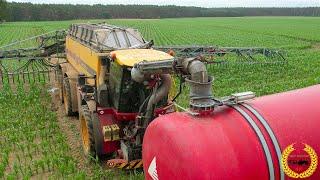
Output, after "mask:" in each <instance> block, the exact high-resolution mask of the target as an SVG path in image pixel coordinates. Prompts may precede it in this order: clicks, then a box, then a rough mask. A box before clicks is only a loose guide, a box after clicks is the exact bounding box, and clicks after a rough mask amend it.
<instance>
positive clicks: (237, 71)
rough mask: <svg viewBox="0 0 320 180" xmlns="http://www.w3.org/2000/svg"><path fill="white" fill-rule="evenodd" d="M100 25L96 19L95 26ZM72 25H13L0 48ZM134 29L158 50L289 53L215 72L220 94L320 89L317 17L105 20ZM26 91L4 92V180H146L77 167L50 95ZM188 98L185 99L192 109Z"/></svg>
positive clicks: (1, 28) (0, 134)
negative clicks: (282, 58) (272, 61)
mask: <svg viewBox="0 0 320 180" xmlns="http://www.w3.org/2000/svg"><path fill="white" fill-rule="evenodd" d="M96 21H100V20H90V22H96ZM73 22H88V20H77V21H62V22H13V23H5V24H1V25H0V46H2V45H5V44H7V43H11V42H14V41H17V40H21V39H24V38H27V37H29V36H32V35H37V34H41V33H45V32H48V31H52V30H55V29H63V28H67V27H68V26H69V25H70V24H71V23H73ZM107 22H109V23H112V24H116V25H121V26H128V27H135V28H138V29H139V30H140V32H141V33H142V34H143V35H144V37H145V38H146V39H147V40H150V39H153V40H155V43H156V45H172V44H175V45H185V44H190V45H219V46H243V47H261V46H263V47H269V48H277V49H282V50H284V51H286V54H287V55H286V58H287V59H288V64H287V65H281V66H279V65H268V66H267V65H251V66H243V65H229V66H212V67H210V68H209V71H210V73H211V74H212V75H214V77H215V81H214V87H213V89H214V94H215V95H216V96H225V95H230V94H231V93H234V92H242V91H249V90H250V91H254V92H256V93H257V94H258V95H259V96H261V95H266V94H272V93H277V92H282V91H287V90H291V89H297V88H302V87H306V86H310V85H314V84H318V83H320V34H319V33H318V32H319V29H320V18H317V17H243V18H181V19H157V20H133V19H123V20H107ZM31 89H32V90H31V92H27V91H24V90H23V88H22V87H20V88H18V91H17V92H13V91H11V90H10V89H2V90H1V92H0V101H1V103H0V140H1V141H0V154H1V155H0V178H1V177H5V178H7V179H16V178H26V179H28V178H30V177H36V178H37V177H38V178H41V177H42V176H46V177H50V178H52V179H57V178H58V179H61V178H74V177H75V178H79V179H84V178H88V177H91V178H94V179H101V178H109V179H114V178H116V179H127V178H129V177H130V178H131V179H141V178H142V177H143V175H142V174H138V175H133V176H127V175H126V174H123V173H121V172H120V174H119V172H106V171H104V170H102V169H101V167H99V165H97V164H94V163H91V164H88V166H92V168H91V169H92V170H90V172H88V171H86V170H84V169H80V168H78V166H77V163H78V162H77V159H74V158H72V156H71V155H70V153H69V146H68V143H67V141H66V136H65V134H64V133H63V132H62V131H61V130H60V129H59V127H58V125H57V120H56V116H57V115H56V113H55V112H54V111H53V110H52V109H51V108H50V107H51V104H50V96H48V94H47V92H46V89H45V88H44V87H43V88H41V87H35V88H31ZM186 96H187V92H184V94H183V95H182V96H181V97H180V98H179V102H180V103H181V104H183V105H186V103H187V97H186Z"/></svg>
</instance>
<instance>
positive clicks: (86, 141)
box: [79, 105, 96, 158]
mask: <svg viewBox="0 0 320 180" xmlns="http://www.w3.org/2000/svg"><path fill="white" fill-rule="evenodd" d="M79 121H80V134H81V140H82V149H83V152H84V154H85V156H86V157H88V158H92V157H93V158H95V156H96V150H95V141H94V132H93V124H92V119H91V115H90V111H89V108H88V106H87V105H82V106H81V112H80V116H79Z"/></svg>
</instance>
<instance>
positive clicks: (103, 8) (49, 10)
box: [0, 0, 320, 21]
mask: <svg viewBox="0 0 320 180" xmlns="http://www.w3.org/2000/svg"><path fill="white" fill-rule="evenodd" d="M241 16H320V7H307V8H201V7H186V6H172V5H170V6H157V5H101V4H96V5H72V4H31V3H16V2H12V3H6V2H5V0H0V20H1V19H2V20H6V21H48V20H71V19H106V18H142V19H149V18H151V19H152V18H177V17H241Z"/></svg>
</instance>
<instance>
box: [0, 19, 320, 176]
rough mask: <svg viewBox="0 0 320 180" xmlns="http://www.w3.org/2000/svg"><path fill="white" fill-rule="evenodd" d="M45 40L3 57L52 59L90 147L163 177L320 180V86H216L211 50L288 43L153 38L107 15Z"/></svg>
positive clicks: (115, 162) (64, 98)
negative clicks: (261, 91) (257, 89)
mask: <svg viewBox="0 0 320 180" xmlns="http://www.w3.org/2000/svg"><path fill="white" fill-rule="evenodd" d="M40 39H41V41H40V42H41V45H40V46H38V47H37V48H34V49H30V48H29V49H25V50H22V49H19V50H15V51H3V52H0V59H1V58H2V59H5V58H13V57H17V56H23V57H24V58H28V57H29V58H30V59H29V61H28V64H27V65H30V64H35V63H38V64H37V66H39V62H41V63H40V64H42V65H44V66H47V67H48V66H49V67H50V69H47V70H48V71H40V72H39V73H40V74H41V73H48V72H49V71H54V72H55V73H56V74H57V75H58V76H57V79H58V87H59V89H60V95H61V102H63V103H64V107H65V110H66V114H67V115H73V114H75V112H79V123H80V129H81V138H82V144H83V150H84V152H85V154H86V155H87V156H98V157H100V156H107V157H108V158H109V160H108V163H107V164H108V166H110V167H117V168H123V169H136V168H141V167H142V166H143V168H144V172H145V177H146V179H154V180H158V179H271V180H272V179H289V178H311V179H320V171H319V168H318V169H317V164H318V157H317V153H319V152H320V140H319V139H320V131H319V130H318V128H319V127H320V105H319V102H320V85H315V86H311V87H307V88H304V89H299V90H294V91H290V92H285V93H280V94H275V95H269V96H264V97H258V98H255V95H254V93H252V92H243V93H235V94H232V95H230V96H228V97H223V98H217V97H215V96H214V93H213V92H214V91H212V83H213V80H214V78H213V77H212V76H210V75H209V73H208V72H207V68H206V64H208V58H212V57H214V62H215V63H223V61H224V58H225V57H228V56H229V55H231V56H232V55H233V58H234V57H240V58H242V59H243V58H244V59H248V60H250V62H251V61H252V60H255V56H254V55H258V56H261V55H262V56H265V57H266V58H270V59H274V58H278V59H280V60H281V59H282V60H283V59H284V58H283V56H282V55H281V53H279V52H278V51H272V50H269V49H265V48H218V47H202V46H194V47H191V46H188V47H187V46H185V47H181V46H180V47H178V46H172V47H153V42H152V41H149V42H148V41H146V40H145V39H144V38H143V37H142V36H141V35H140V33H139V32H138V31H137V30H135V29H131V28H120V27H116V26H111V25H106V24H74V25H72V26H71V27H70V29H69V30H68V31H67V32H66V34H62V35H61V34H55V36H51V37H48V36H41V37H40ZM52 39H54V40H56V41H55V43H52V41H49V40H52ZM27 52H29V53H27ZM30 52H31V53H30ZM32 53H33V55H30V54H32ZM57 53H62V54H63V53H64V54H65V58H64V60H63V61H59V63H58V64H50V62H48V61H47V59H46V58H48V57H52V55H53V54H55V57H57ZM35 57H38V58H39V57H42V61H40V60H36V58H35ZM44 57H46V58H44ZM217 59H220V60H217ZM1 67H2V66H1ZM28 70H29V69H28V68H27V66H24V69H23V71H21V69H19V71H16V72H12V73H7V74H5V73H4V72H5V71H3V70H2V71H1V77H2V78H1V79H2V80H6V81H8V82H10V81H13V80H16V81H17V80H22V79H23V81H25V77H26V78H29V81H30V77H29V76H28V77H27V76H25V75H26V74H27V73H26V72H28ZM20 71H21V72H20ZM32 73H33V74H35V71H32ZM172 75H177V76H178V77H179V79H180V80H181V81H180V83H185V84H187V85H188V86H189V89H190V92H189V97H190V101H189V107H188V108H183V107H181V106H180V105H178V104H176V102H175V100H176V98H177V96H179V95H180V92H181V87H182V86H180V89H179V92H177V93H176V95H175V96H171V97H170V96H169V93H170V92H171V91H172V89H174V88H175V86H174V85H173V84H174V83H173V76H172ZM17 77H18V78H17ZM22 77H23V78H22ZM48 77H50V76H48ZM35 79H37V78H31V80H35ZM27 80H28V79H27ZM177 108H179V109H182V112H178V111H177V110H176V109H177Z"/></svg>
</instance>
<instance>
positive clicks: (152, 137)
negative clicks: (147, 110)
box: [143, 85, 320, 180]
mask: <svg viewBox="0 0 320 180" xmlns="http://www.w3.org/2000/svg"><path fill="white" fill-rule="evenodd" d="M319 128H320V85H316V86H311V87H308V88H304V89H299V90H294V91H289V92H285V93H279V94H274V95H269V96H263V97H258V98H256V99H254V100H250V101H247V102H245V103H243V104H239V105H235V106H230V107H229V106H223V107H220V108H217V109H215V111H214V112H213V114H212V115H208V116H192V115H190V114H187V113H184V112H183V113H182V112H176V113H171V114H168V115H163V116H160V117H158V118H157V119H155V120H154V121H153V122H152V123H151V124H150V125H149V126H148V128H147V130H146V133H145V136H144V141H143V164H144V171H145V176H146V179H160V180H161V179H166V180H167V179H193V180H194V179H288V178H290V177H289V176H288V175H287V174H288V173H286V172H287V170H288V168H283V167H289V170H292V171H291V172H294V173H295V175H297V174H298V175H297V176H301V177H302V175H303V174H302V172H306V171H308V172H309V175H310V176H309V177H308V178H311V179H320V167H316V166H314V165H315V163H316V162H315V161H316V160H318V157H316V156H314V155H316V154H314V153H317V154H318V155H320V129H319ZM290 145H293V147H294V151H293V152H291V155H293V154H294V155H295V157H298V159H299V157H302V155H303V157H304V158H305V159H306V161H296V160H297V159H295V158H294V156H290V157H288V158H289V159H290V158H291V160H290V161H289V162H288V160H289V159H287V161H284V162H287V166H284V165H283V163H282V160H283V159H284V158H283V157H285V156H282V154H283V151H285V150H288V149H289V148H287V147H289V146H290ZM307 146H308V147H312V149H313V150H314V151H313V155H311V156H312V157H316V160H315V158H312V157H311V156H310V154H308V153H306V152H307V151H304V150H303V149H304V148H305V147H307ZM286 152H287V151H286ZM309 152H310V151H309ZM289 154H290V153H289ZM299 155H301V156H299ZM288 156H289V155H288ZM300 159H301V158H300ZM311 165H312V167H316V168H318V169H314V168H313V169H312V168H311V171H310V167H311ZM289 174H290V173H289ZM293 175H294V174H293ZM293 175H292V174H291V176H293ZM304 175H305V176H307V175H306V174H304Z"/></svg>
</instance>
